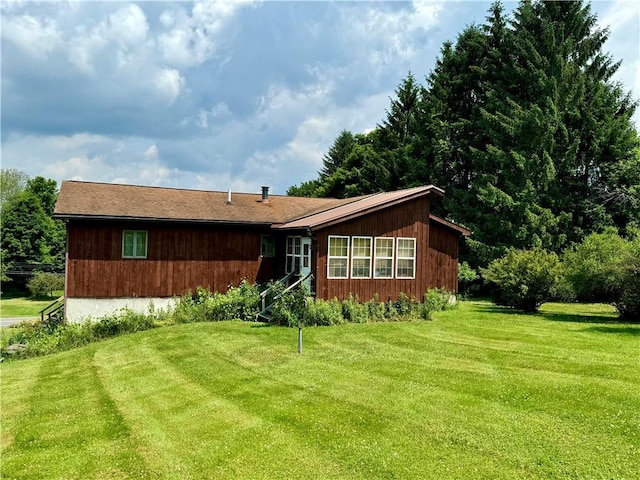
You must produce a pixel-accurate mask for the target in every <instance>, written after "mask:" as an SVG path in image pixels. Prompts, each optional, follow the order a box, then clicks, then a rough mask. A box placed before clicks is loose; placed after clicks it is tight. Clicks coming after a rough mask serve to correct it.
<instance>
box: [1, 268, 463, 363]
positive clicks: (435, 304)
mask: <svg viewBox="0 0 640 480" xmlns="http://www.w3.org/2000/svg"><path fill="white" fill-rule="evenodd" d="M274 290H275V291H276V293H275V297H276V298H275V299H274V306H273V312H272V319H271V323H273V324H275V325H282V326H289V327H292V326H328V325H339V324H342V323H369V322H381V321H399V320H416V319H420V318H423V319H430V318H431V312H434V311H438V310H445V309H449V308H452V307H453V306H455V303H452V302H451V298H452V297H453V298H455V297H454V296H453V294H452V293H449V292H446V291H444V290H437V289H436V290H430V291H428V292H427V294H426V295H425V303H424V304H420V303H418V302H417V301H416V300H415V299H414V298H410V297H408V296H407V295H401V296H400V298H399V299H398V301H396V302H388V303H384V302H380V301H379V299H378V298H374V299H372V300H371V301H369V302H366V303H361V302H359V301H358V299H357V298H356V297H353V296H350V297H349V298H348V299H347V300H345V301H344V302H339V301H338V300H337V299H333V300H329V301H326V300H317V299H313V298H312V297H310V296H309V293H308V291H307V290H305V289H303V288H301V289H294V290H290V291H288V292H284V287H283V286H276V287H274ZM259 300H260V297H259V290H258V287H257V286H256V285H252V284H250V283H249V282H246V281H243V282H242V283H241V284H240V285H239V286H237V287H230V288H229V290H228V292H227V293H217V292H214V293H212V292H210V291H208V290H206V289H204V288H198V289H197V290H196V293H195V294H191V293H190V294H187V295H185V296H183V297H182V298H181V299H180V301H179V302H178V304H177V305H176V307H175V308H174V309H173V310H172V311H163V310H161V311H156V310H154V309H153V308H152V307H151V308H150V309H149V312H147V313H146V314H143V313H137V312H133V311H131V310H128V309H123V310H122V311H120V312H118V313H116V314H113V315H107V316H105V317H102V318H99V319H95V320H92V319H88V320H87V321H85V322H82V323H70V324H46V323H45V324H42V323H40V322H37V323H34V324H24V325H21V326H20V327H19V328H16V329H12V331H10V332H7V333H8V335H3V336H2V348H1V349H0V353H1V354H2V356H3V357H8V358H27V357H34V356H40V355H46V354H49V353H54V352H59V351H63V350H69V349H71V348H74V347H78V346H81V345H85V344H87V343H91V342H95V341H98V340H101V339H104V338H110V337H115V336H118V335H122V334H125V333H133V332H138V331H142V330H148V329H150V328H154V327H157V326H162V325H171V324H178V323H187V322H216V321H222V320H233V319H238V320H242V321H255V320H256V316H257V314H258V312H259ZM10 345H12V346H13V347H14V348H12V349H11V350H12V351H13V353H11V354H10V355H7V353H8V350H7V347H8V346H10ZM16 346H17V347H18V348H16Z"/></svg>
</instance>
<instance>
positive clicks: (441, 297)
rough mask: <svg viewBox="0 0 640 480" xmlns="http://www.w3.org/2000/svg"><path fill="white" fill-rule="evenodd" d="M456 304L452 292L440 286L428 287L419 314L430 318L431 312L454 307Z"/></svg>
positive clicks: (427, 318) (426, 318)
mask: <svg viewBox="0 0 640 480" xmlns="http://www.w3.org/2000/svg"><path fill="white" fill-rule="evenodd" d="M457 305H458V303H457V301H456V296H455V294H454V293H452V292H448V291H446V290H444V289H440V288H430V289H429V290H427V293H426V294H425V296H424V303H423V304H422V310H421V316H422V318H424V319H425V320H430V319H431V313H432V312H441V311H443V310H451V309H453V308H456V306H457Z"/></svg>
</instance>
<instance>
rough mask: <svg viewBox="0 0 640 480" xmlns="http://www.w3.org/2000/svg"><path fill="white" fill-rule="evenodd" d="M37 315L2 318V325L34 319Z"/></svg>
mask: <svg viewBox="0 0 640 480" xmlns="http://www.w3.org/2000/svg"><path fill="white" fill-rule="evenodd" d="M35 318H36V317H18V318H0V327H8V326H9V325H13V324H14V323H19V322H24V321H25V320H33V319H35Z"/></svg>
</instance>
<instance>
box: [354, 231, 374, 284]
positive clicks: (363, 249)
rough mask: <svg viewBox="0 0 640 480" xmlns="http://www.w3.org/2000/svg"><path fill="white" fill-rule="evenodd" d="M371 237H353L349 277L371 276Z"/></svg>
mask: <svg viewBox="0 0 640 480" xmlns="http://www.w3.org/2000/svg"><path fill="white" fill-rule="evenodd" d="M371 244H372V241H371V237H353V238H352V242H351V278H371Z"/></svg>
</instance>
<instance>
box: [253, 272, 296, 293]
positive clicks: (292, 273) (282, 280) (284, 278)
mask: <svg viewBox="0 0 640 480" xmlns="http://www.w3.org/2000/svg"><path fill="white" fill-rule="evenodd" d="M295 274H296V272H291V273H288V274H287V275H285V276H284V277H282V278H281V279H279V280H276V283H285V282H286V281H287V280H289V279H290V278H291V277H292V276H294V275H295ZM269 290H271V287H269V288H266V289H265V290H264V291H262V292H261V293H260V298H262V299H264V298H265V297H266V296H267V293H269Z"/></svg>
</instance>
